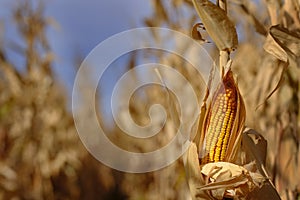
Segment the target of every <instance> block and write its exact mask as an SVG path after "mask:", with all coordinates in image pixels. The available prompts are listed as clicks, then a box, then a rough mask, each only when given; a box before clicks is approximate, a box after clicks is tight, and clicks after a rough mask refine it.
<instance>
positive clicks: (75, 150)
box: [0, 0, 300, 200]
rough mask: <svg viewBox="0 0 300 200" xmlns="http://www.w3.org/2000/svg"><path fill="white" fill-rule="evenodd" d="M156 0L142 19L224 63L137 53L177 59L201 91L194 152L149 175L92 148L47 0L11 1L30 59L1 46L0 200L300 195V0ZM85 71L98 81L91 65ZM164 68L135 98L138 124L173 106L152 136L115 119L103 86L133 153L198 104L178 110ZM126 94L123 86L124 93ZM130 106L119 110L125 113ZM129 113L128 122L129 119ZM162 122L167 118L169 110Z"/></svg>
mask: <svg viewBox="0 0 300 200" xmlns="http://www.w3.org/2000/svg"><path fill="white" fill-rule="evenodd" d="M151 3H152V8H153V9H152V14H151V15H150V16H148V17H147V18H145V19H142V20H143V23H144V26H145V27H165V28H169V29H172V30H175V31H178V32H180V33H183V34H185V35H186V36H191V37H192V39H193V40H194V41H196V42H198V44H199V45H201V46H202V47H203V48H204V49H205V50H206V51H207V52H208V55H209V56H210V57H211V58H212V59H213V61H214V62H215V63H216V66H215V67H214V69H212V71H211V72H210V73H211V74H210V75H211V76H210V80H209V82H208V84H206V83H205V81H204V80H203V77H201V75H200V74H199V73H197V72H196V71H195V69H194V68H193V67H192V66H191V64H190V63H188V62H186V61H185V60H184V59H182V57H180V56H179V55H177V54H175V53H170V52H164V51H161V50H153V49H146V50H136V51H133V52H129V53H128V54H127V56H128V57H129V58H130V59H129V61H128V62H127V63H124V69H125V71H129V70H132V69H133V68H134V67H135V66H136V65H137V63H140V62H147V61H150V62H152V61H155V62H157V63H160V64H163V65H166V66H169V67H171V68H172V69H174V70H176V71H178V72H179V73H180V74H182V76H183V77H184V78H185V79H186V80H187V81H188V82H189V84H190V85H191V86H192V89H193V91H194V92H195V94H196V98H197V100H198V101H199V102H202V101H203V104H202V105H199V107H200V110H199V113H196V115H197V116H198V117H197V120H196V121H195V123H194V124H193V127H192V128H191V130H190V132H189V133H186V134H187V137H188V138H189V142H190V145H189V148H188V150H187V151H186V153H185V154H184V155H183V156H182V157H181V158H180V159H177V160H176V161H175V162H172V163H171V164H169V165H168V166H166V167H163V168H161V169H158V170H156V171H150V172H145V173H129V172H122V171H118V170H116V169H113V168H110V167H108V166H106V165H105V164H103V163H101V162H99V161H98V160H97V159H96V158H94V157H93V156H92V155H91V153H90V152H88V150H87V149H86V148H85V146H84V145H83V143H82V141H81V140H80V137H79V136H78V134H77V130H76V124H75V123H74V119H73V116H72V113H71V111H70V109H69V108H70V106H69V105H68V102H70V101H69V100H68V99H67V98H68V97H67V95H66V88H65V86H64V85H62V83H61V82H60V81H59V80H58V78H57V77H56V75H55V73H54V71H53V62H54V60H55V52H53V51H52V50H51V48H50V45H49V42H48V38H47V36H46V35H47V34H46V29H47V27H48V26H50V24H49V20H47V16H45V14H44V12H43V7H42V6H41V7H37V8H34V7H33V6H32V5H31V4H30V1H24V2H23V3H19V4H18V5H17V6H16V7H15V9H13V10H12V11H11V13H12V19H11V22H13V23H10V24H14V25H15V26H16V27H17V29H18V32H19V34H20V36H21V40H22V42H21V43H20V44H18V40H17V41H12V42H13V43H14V44H15V45H14V50H15V51H17V52H18V53H19V54H20V55H21V56H22V58H23V60H25V62H24V63H25V66H17V64H15V62H13V60H10V58H11V56H10V55H9V53H10V50H9V49H7V47H6V46H5V45H3V44H1V46H0V77H1V79H0V141H1V148H0V199H103V200H105V199H112V200H115V199H116V200H117V199H130V200H131V199H132V200H136V199H141V200H142V199H147V200H148V199H149V200H151V199H179V200H181V199H192V200H195V199H283V200H291V199H300V179H299V178H298V177H297V175H298V174H300V166H299V162H300V152H299V148H300V131H299V128H300V113H299V110H300V104H299V98H300V92H299V87H300V81H299V77H300V70H299V66H300V60H299V55H300V1H298V0H295V1H294V0H284V1H283V0H257V1H246V0H241V1H237V0H228V1H226V0H217V1H207V0H170V1H166V0H151ZM45 6H47V5H45ZM57 23H59V21H58V22H57ZM128 28H130V27H128ZM0 31H1V32H4V31H5V29H4V30H2V29H0ZM151 37H152V38H151V39H153V41H155V42H158V43H164V42H165V43H168V39H169V38H168V37H165V36H162V35H159V34H156V33H155V32H153V33H152V35H151ZM176 48H177V49H178V52H182V54H184V52H186V51H188V50H189V46H188V45H187V44H185V43H183V42H182V41H177V43H176ZM194 58H196V59H197V55H194ZM76 64H78V63H76ZM76 64H74V65H76ZM111 67H112V68H113V64H112V66H111ZM20 68H24V70H22V71H20V70H18V69H20ZM75 68H77V66H76V67H75ZM85 73H86V77H87V78H86V85H87V87H88V86H89V84H90V82H89V81H90V80H91V79H92V78H91V77H92V76H93V72H91V71H90V72H89V71H87V72H85ZM113 75H114V74H113ZM111 76H112V75H111ZM143 76H145V75H143ZM143 76H142V75H140V74H138V73H136V74H134V75H133V77H131V78H132V80H139V79H143V78H144V77H143ZM157 77H158V79H159V80H160V81H161V83H162V84H161V85H155V84H153V85H147V86H145V87H143V88H139V89H141V90H142V91H140V90H138V92H136V93H133V95H132V96H131V97H130V101H129V108H128V110H129V113H130V116H131V117H132V119H133V121H134V122H135V123H136V124H137V125H139V126H145V125H147V124H149V122H150V121H151V120H153V119H150V116H149V115H148V113H149V109H150V107H151V105H153V104H160V105H162V106H163V107H164V109H165V115H166V120H165V121H164V124H163V126H162V128H161V129H160V130H159V132H158V133H157V134H156V135H155V136H153V137H148V138H146V139H141V138H134V137H131V136H129V135H127V134H124V131H123V130H122V129H121V128H120V127H119V126H118V124H117V123H116V122H114V123H112V125H111V126H106V122H105V120H106V118H107V115H106V114H105V112H104V111H105V109H106V108H107V107H108V105H106V104H105V101H104V94H102V93H101V90H100V92H99V91H98V92H97V94H96V99H97V100H98V101H97V105H96V108H97V116H98V119H99V121H100V124H101V125H102V126H103V127H105V131H106V132H107V134H106V136H107V138H109V140H110V141H112V142H113V143H114V144H115V145H116V146H118V147H121V148H122V149H124V150H126V151H129V152H135V153H146V152H151V151H155V150H158V149H160V148H162V147H164V146H165V145H167V144H168V143H169V142H170V141H171V140H172V138H174V137H175V135H176V132H177V129H179V127H180V122H181V115H183V114H184V113H185V112H193V111H194V109H193V108H191V107H189V103H188V102H189V99H190V98H191V97H189V96H185V98H184V100H183V101H184V102H185V104H186V105H184V106H185V107H184V108H185V109H186V110H187V111H186V110H180V109H181V108H180V106H181V105H180V104H179V103H178V101H177V99H176V95H177V94H174V93H173V92H172V91H170V90H169V89H168V88H166V87H167V84H166V83H165V81H166V80H165V79H166V77H167V76H165V74H163V73H162V74H160V73H159V72H158V75H157ZM216 77H217V79H218V80H219V82H217V83H215V82H214V78H216ZM169 79H170V80H169V81H170V82H174V83H176V87H177V88H178V90H176V91H183V90H187V89H186V88H187V87H186V85H185V84H184V83H182V82H181V81H178V80H177V79H176V78H175V77H172V76H170V77H169ZM210 81H211V82H210ZM166 82H167V81H166ZM214 84H215V85H214ZM101 86H102V87H104V86H103V85H101V83H100V86H99V87H100V89H101ZM87 92H88V89H87V88H82V90H81V91H80V94H81V95H82V96H83V97H85V95H86V93H87ZM120 95H122V94H120ZM123 98H124V99H125V94H124V97H122V96H121V97H120V101H121V100H122V99H123ZM82 101H83V102H84V101H86V99H85V98H82ZM77 109H78V110H80V109H82V108H77ZM80 111H82V112H83V113H84V112H85V111H84V110H80ZM125 114H126V113H125V111H123V110H122V109H120V110H118V113H117V115H118V116H125ZM120 119H121V120H120V124H121V125H126V124H128V123H129V122H128V119H127V118H124V117H123V118H120ZM154 120H157V121H158V123H161V121H160V120H161V118H159V117H158V118H157V119H156V118H154ZM185 120H187V121H189V120H190V119H185ZM130 128H132V127H130V126H129V127H128V129H130ZM86 129H87V130H89V127H88V126H87V127H86ZM103 151H105V149H103ZM169 153H170V154H172V152H169ZM112 155H113V154H112ZM113 156H117V155H113ZM114 159H116V158H114ZM133 164H134V163H133Z"/></svg>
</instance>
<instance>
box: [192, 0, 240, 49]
mask: <svg viewBox="0 0 300 200" xmlns="http://www.w3.org/2000/svg"><path fill="white" fill-rule="evenodd" d="M193 4H194V7H195V8H196V10H197V13H198V15H199V17H200V18H201V20H202V23H203V24H204V27H205V29H206V31H207V32H208V34H209V35H210V37H211V38H212V40H213V41H214V42H215V43H216V45H217V47H218V49H219V50H220V51H233V50H234V49H236V47H237V45H238V38H237V33H236V29H235V26H234V24H233V22H232V21H230V19H229V18H228V16H227V15H226V12H225V11H224V10H223V9H221V8H220V7H218V6H217V5H215V4H213V3H211V2H210V1H207V0H193Z"/></svg>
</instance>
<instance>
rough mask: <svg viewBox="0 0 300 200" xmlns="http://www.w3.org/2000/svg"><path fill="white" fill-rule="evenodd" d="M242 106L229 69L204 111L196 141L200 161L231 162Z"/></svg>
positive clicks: (237, 144) (240, 128)
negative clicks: (197, 140)
mask: <svg viewBox="0 0 300 200" xmlns="http://www.w3.org/2000/svg"><path fill="white" fill-rule="evenodd" d="M245 115H246V112H245V106H244V102H243V100H242V97H241V95H240V92H239V90H238V87H237V84H236V83H235V80H234V78H233V74H232V71H231V70H230V69H229V70H228V71H227V73H226V74H225V76H224V77H223V80H222V82H221V83H220V84H219V85H218V87H217V89H216V91H215V93H214V94H213V97H212V100H211V102H210V104H209V107H208V109H207V112H206V114H205V117H204V120H203V122H202V123H203V124H202V127H201V134H200V135H201V136H200V142H199V147H198V149H199V158H200V164H201V165H203V164H206V163H209V162H219V161H224V162H234V161H235V158H236V154H237V151H238V149H239V147H240V142H241V133H242V131H243V128H244V122H245Z"/></svg>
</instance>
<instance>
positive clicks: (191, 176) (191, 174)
mask: <svg viewBox="0 0 300 200" xmlns="http://www.w3.org/2000/svg"><path fill="white" fill-rule="evenodd" d="M184 161H185V162H184V167H185V172H186V178H187V181H188V185H189V189H190V193H191V197H192V199H193V200H200V199H212V198H211V197H210V196H209V195H208V194H207V192H205V191H198V189H197V188H199V187H201V186H202V185H203V183H204V180H203V179H202V176H201V170H200V165H199V158H198V151H197V147H196V144H195V143H193V142H192V143H191V145H190V146H189V149H188V151H187V152H186V154H185V156H184Z"/></svg>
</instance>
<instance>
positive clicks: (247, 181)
mask: <svg viewBox="0 0 300 200" xmlns="http://www.w3.org/2000/svg"><path fill="white" fill-rule="evenodd" d="M201 173H202V175H203V176H204V178H205V179H206V180H207V182H206V184H205V185H204V186H202V187H200V188H198V189H199V190H200V191H201V190H208V191H210V193H211V195H212V196H213V197H214V198H216V199H223V198H224V197H227V198H237V197H238V196H240V197H241V198H244V197H246V196H247V195H248V193H249V192H251V191H252V190H254V189H255V188H257V187H260V186H261V185H262V184H263V183H264V181H265V180H266V178H265V177H263V176H262V175H260V174H259V173H256V172H251V171H248V170H247V169H246V168H244V167H242V166H239V165H235V164H233V163H228V162H215V163H208V164H206V165H204V166H203V167H202V170H201Z"/></svg>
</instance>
